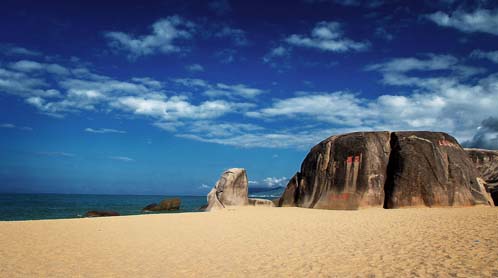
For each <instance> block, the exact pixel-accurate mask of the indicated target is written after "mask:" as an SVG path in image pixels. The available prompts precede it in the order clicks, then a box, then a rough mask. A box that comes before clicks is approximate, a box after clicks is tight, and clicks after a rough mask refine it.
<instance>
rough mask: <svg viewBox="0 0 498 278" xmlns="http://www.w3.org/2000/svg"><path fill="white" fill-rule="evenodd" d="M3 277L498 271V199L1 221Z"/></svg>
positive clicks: (496, 273)
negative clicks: (467, 204)
mask: <svg viewBox="0 0 498 278" xmlns="http://www.w3.org/2000/svg"><path fill="white" fill-rule="evenodd" d="M0 277H498V208H485V207H476V208H453V209H444V208H433V209H426V208H417V209H397V210H383V209H365V210H359V211H330V210H315V209H301V208H264V207H261V208H258V207H256V208H255V207H245V208H229V209H226V210H223V211H218V212H212V213H184V214H159V215H141V216H126V217H125V216H122V217H108V218H93V219H66V220H41V221H20V222H0Z"/></svg>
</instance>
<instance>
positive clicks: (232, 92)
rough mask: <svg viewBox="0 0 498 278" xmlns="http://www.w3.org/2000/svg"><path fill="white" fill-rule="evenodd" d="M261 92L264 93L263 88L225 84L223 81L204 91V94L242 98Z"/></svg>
mask: <svg viewBox="0 0 498 278" xmlns="http://www.w3.org/2000/svg"><path fill="white" fill-rule="evenodd" d="M262 93H264V91H263V90H260V89H256V88H250V87H247V86H246V85H244V84H236V85H227V84H224V83H218V84H216V85H215V86H212V87H211V88H209V89H208V90H206V91H205V92H204V94H205V95H207V96H210V97H220V96H226V97H243V98H254V97H257V96H258V95H260V94H262Z"/></svg>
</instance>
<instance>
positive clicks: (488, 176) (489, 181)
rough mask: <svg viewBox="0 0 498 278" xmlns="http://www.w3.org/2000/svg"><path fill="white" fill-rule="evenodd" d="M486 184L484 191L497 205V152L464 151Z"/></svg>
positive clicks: (481, 150)
mask: <svg viewBox="0 0 498 278" xmlns="http://www.w3.org/2000/svg"><path fill="white" fill-rule="evenodd" d="M465 151H466V152H467V154H468V155H469V157H470V160H472V162H473V163H474V165H475V166H476V168H477V170H478V171H479V174H480V175H481V177H482V178H483V179H484V181H485V183H486V190H487V191H488V192H489V193H490V195H491V197H492V198H493V201H494V204H495V205H498V151H496V150H483V149H465Z"/></svg>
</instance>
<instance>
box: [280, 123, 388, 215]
mask: <svg viewBox="0 0 498 278" xmlns="http://www.w3.org/2000/svg"><path fill="white" fill-rule="evenodd" d="M389 142H390V134H389V132H359V133H351V134H345V135H338V136H332V137H330V138H327V139H326V140H324V141H322V142H321V143H319V144H318V145H316V146H315V147H313V148H312V149H311V151H310V152H309V153H308V155H307V156H306V158H305V159H304V161H303V163H302V165H301V171H300V172H298V173H296V174H295V175H294V177H292V178H291V180H290V181H289V184H288V185H287V187H286V190H285V191H284V193H283V195H282V197H281V198H280V201H279V206H299V207H306V208H321V209H357V208H359V207H382V205H383V202H384V193H383V189H384V183H385V180H386V176H385V174H386V170H387V164H388V161H389V153H390V150H391V148H390V144H389Z"/></svg>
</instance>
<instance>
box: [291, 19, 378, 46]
mask: <svg viewBox="0 0 498 278" xmlns="http://www.w3.org/2000/svg"><path fill="white" fill-rule="evenodd" d="M285 41H286V42H287V43H288V44H290V45H293V46H296V47H305V48H315V49H319V50H322V51H331V52H346V51H362V50H366V49H368V47H369V43H368V42H356V41H353V40H351V39H348V38H345V37H344V36H343V31H342V27H341V24H340V23H339V22H333V21H330V22H327V21H321V22H318V23H317V24H316V25H315V27H314V28H313V30H311V34H310V35H309V36H306V35H300V34H293V35H290V36H289V37H287V38H286V39H285Z"/></svg>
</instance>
